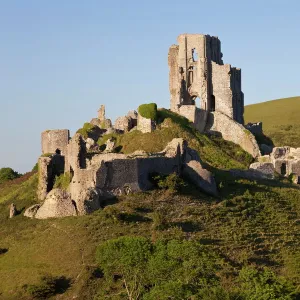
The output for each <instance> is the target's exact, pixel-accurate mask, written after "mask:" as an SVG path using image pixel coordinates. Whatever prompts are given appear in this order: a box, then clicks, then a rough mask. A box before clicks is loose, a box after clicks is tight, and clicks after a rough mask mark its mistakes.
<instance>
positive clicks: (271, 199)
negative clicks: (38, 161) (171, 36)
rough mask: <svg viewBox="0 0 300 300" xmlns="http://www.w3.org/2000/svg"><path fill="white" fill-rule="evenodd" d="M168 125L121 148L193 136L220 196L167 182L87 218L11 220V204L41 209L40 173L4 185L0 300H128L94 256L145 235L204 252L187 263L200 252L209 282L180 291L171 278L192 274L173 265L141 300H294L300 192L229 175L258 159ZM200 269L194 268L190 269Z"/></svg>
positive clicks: (299, 281) (299, 280) (124, 140)
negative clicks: (169, 299) (172, 298)
mask: <svg viewBox="0 0 300 300" xmlns="http://www.w3.org/2000/svg"><path fill="white" fill-rule="evenodd" d="M169 125H170V126H169V127H168V128H162V129H159V130H156V131H155V132H153V133H147V134H142V133H139V132H133V133H128V134H125V135H124V136H122V137H116V138H117V140H118V144H120V145H122V146H123V148H124V151H133V150H134V149H132V150H130V149H129V148H128V149H127V147H137V146H136V145H137V144H140V145H144V147H146V148H145V149H147V147H151V149H154V148H155V147H158V150H159V149H160V148H159V147H161V148H162V147H163V146H164V145H165V144H166V143H167V142H168V141H169V140H171V139H172V138H173V137H174V135H175V136H177V137H182V138H185V139H187V140H188V142H189V143H190V144H192V145H194V147H195V148H196V149H197V150H198V152H199V153H200V155H201V158H202V160H203V163H204V164H205V166H206V167H207V168H209V169H211V170H214V172H215V175H216V180H217V185H218V189H219V192H220V197H219V198H213V197H211V196H207V195H205V194H203V193H201V192H200V191H199V190H197V189H195V187H194V186H193V185H191V184H189V183H188V182H186V183H185V185H184V186H182V187H181V188H178V189H177V188H175V189H174V186H172V184H171V185H168V183H167V182H165V187H164V188H160V189H156V190H153V191H148V192H141V193H136V194H131V195H127V196H126V195H123V196H118V197H116V198H115V199H113V200H111V201H108V202H106V203H105V204H104V206H103V209H102V210H99V211H96V212H94V213H93V214H90V215H86V216H81V217H67V218H61V219H48V220H37V219H28V218H25V217H24V216H23V215H22V214H20V215H17V216H16V217H14V218H13V219H8V212H9V204H10V203H12V202H14V203H15V204H16V205H17V208H18V209H19V210H21V212H24V209H25V208H27V207H28V206H30V205H31V204H34V203H35V202H37V198H36V189H37V174H36V173H34V172H33V173H29V174H26V175H25V176H23V177H21V178H18V179H14V180H12V181H10V182H6V183H5V184H2V185H1V186H0V191H1V192H0V232H1V235H0V248H1V251H0V253H1V254H0V277H1V281H0V291H1V292H0V298H1V299H32V297H36V298H38V299H40V298H41V297H43V295H48V297H50V296H51V295H55V294H56V295H59V297H60V298H59V299H70V298H73V297H76V298H77V299H92V298H95V299H128V297H127V293H126V289H125V287H124V285H123V280H122V278H120V277H118V276H117V274H115V275H114V279H113V280H112V281H111V280H108V278H107V277H106V276H105V274H106V273H103V272H104V269H102V268H101V267H100V265H99V263H98V261H99V259H100V260H101V257H100V258H99V256H97V255H96V248H97V246H98V245H99V244H102V245H105V244H103V243H104V242H105V241H110V242H111V243H115V240H114V239H116V238H120V237H123V236H126V237H128V239H129V241H130V239H133V238H134V237H139V240H137V241H136V240H133V241H134V242H138V241H142V242H143V241H144V240H141V239H142V238H147V239H148V240H149V241H152V242H153V243H154V244H153V245H156V244H157V243H158V244H157V246H156V247H158V248H156V249H161V247H162V246H159V245H160V244H159V243H160V241H165V242H164V243H170V247H171V246H172V247H175V249H177V250H176V251H181V250H180V249H181V248H180V247H185V249H190V251H192V249H194V250H195V248H193V247H194V246H195V244H193V243H192V242H193V241H194V243H200V244H201V247H200V246H199V248H197V249H198V250H197V251H200V250H199V249H202V250H201V251H202V252H201V253H202V254H199V253H198V254H197V253H194V254H193V256H190V255H188V257H189V258H188V259H192V258H193V257H194V258H195V259H196V261H199V259H197V257H198V256H197V255H203V256H202V259H203V263H201V264H200V265H198V267H197V268H198V271H197V272H200V273H197V274H198V275H194V276H197V278H198V279H199V278H200V277H201V276H203V279H201V280H204V281H201V283H200V282H198V283H197V282H190V284H188V285H182V284H179V282H178V281H172V280H171V276H175V279H178V278H181V277H182V276H186V275H184V273H183V274H182V273H180V272H179V270H180V265H177V264H178V262H177V264H176V268H177V269H174V268H175V265H174V264H173V265H170V264H169V265H168V264H166V265H163V266H161V267H160V268H158V266H156V269H157V270H156V273H153V274H160V276H162V274H163V273H166V274H169V276H170V278H169V277H168V278H165V279H164V282H167V285H166V286H164V285H160V283H159V281H157V279H156V286H157V287H156V288H155V289H153V288H151V293H150V294H149V291H148V292H147V289H148V290H150V286H148V288H147V289H146V290H144V291H143V293H144V294H146V295H148V296H147V297H148V298H147V297H146V296H145V299H158V298H157V297H160V295H174V294H175V295H177V293H179V292H180V293H181V295H182V296H181V297H186V295H189V293H191V292H192V291H194V293H196V291H197V289H199V286H201V288H200V290H199V291H198V292H197V293H198V297H199V299H236V297H240V298H239V299H250V298H249V297H250V296H252V295H254V296H256V297H259V296H261V295H262V294H265V293H267V292H270V291H271V293H274V295H275V297H277V296H278V295H286V298H285V299H296V298H295V296H293V294H294V295H295V294H296V291H297V286H299V285H300V274H299V265H300V259H299V257H300V252H299V246H300V243H299V241H298V240H299V239H298V238H297V236H298V232H299V229H300V223H299V219H300V207H299V203H300V199H299V197H300V194H299V188H298V187H297V186H295V185H291V184H290V183H288V182H287V181H286V180H285V181H282V180H281V181H258V182H257V181H254V182H253V181H252V182H251V181H248V180H244V179H234V178H231V177H230V176H229V175H228V174H227V173H226V174H225V173H224V172H223V171H222V170H226V169H230V168H234V167H238V168H241V169H246V168H247V167H248V165H249V163H250V162H251V159H252V158H251V157H250V156H249V154H247V153H246V152H244V151H243V150H242V149H241V148H240V147H239V146H237V145H235V144H233V143H230V142H227V141H224V140H223V139H222V138H217V137H210V136H207V135H205V134H200V133H196V132H195V131H194V130H192V129H191V128H190V127H188V126H186V125H185V124H182V122H181V120H177V122H176V120H174V119H173V122H171V123H170V124H169ZM147 141H148V144H147ZM149 141H151V143H149ZM130 142H131V143H130ZM126 149H127V150H126ZM212 162H213V163H212ZM127 241H128V240H127ZM168 241H169V242H168ZM125 242H126V240H125ZM174 243H175V244H174ZM108 245H109V244H108ZM197 247H198V246H197ZM151 251H152V250H151ZM153 251H154V250H153ZM156 251H158V250H156ZM161 251H162V250H161ZM185 251H186V250H185ZM205 253H206V254H205ZM153 255H154V254H153ZM164 255H167V254H164ZM169 255H171V254H169ZM96 257H97V258H96ZM156 259H159V256H158V257H156ZM169 259H171V257H169ZM185 259H187V258H185ZM102 263H105V262H103V259H102ZM152 263H153V262H152ZM170 263H171V260H170ZM173 263H174V261H173ZM194 263H195V262H192V261H189V264H192V265H191V268H192V269H193V268H194V267H193V264H194ZM158 264H159V265H160V264H161V263H158ZM265 267H266V268H267V269H265V270H264V268H265ZM199 268H200V269H199ZM148 272H150V271H148ZM157 272H161V273H157ZM151 274H152V273H151ZM153 274H152V275H153ZM172 274H173V275H172ZM201 274H202V275H201ZM153 276H154V275H153ZM156 276H158V275H156ZM189 276H192V275H189ZM199 276H200V277H199ZM190 278H192V277H190ZM201 278H202V277H201ZM148 280H150V282H151V280H153V279H151V278H149V279H148ZM186 280H187V279H186ZM190 280H191V279H190ZM199 280H200V279H199ZM204 282H207V283H204ZM255 293H256V294H255ZM157 295H158V296H157ZM288 295H290V296H288ZM162 299H164V298H162ZM176 299H177V298H176ZM178 299H179V298H178ZM180 299H187V298H180ZM196 299H198V298H196ZM256 299H259V298H256ZM270 299H277V298H270Z"/></svg>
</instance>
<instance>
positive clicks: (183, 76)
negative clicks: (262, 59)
mask: <svg viewBox="0 0 300 300" xmlns="http://www.w3.org/2000/svg"><path fill="white" fill-rule="evenodd" d="M177 41H178V45H172V46H171V47H170V50H169V59H168V61H169V68H170V75H169V78H170V79H169V80H170V93H171V110H172V111H174V112H178V113H181V114H183V111H182V110H181V107H182V106H185V105H188V106H195V105H196V106H198V107H199V108H200V109H201V110H203V111H205V112H208V111H219V112H222V113H224V114H225V115H227V116H228V117H230V118H231V119H233V120H235V121H237V122H238V123H241V124H243V112H244V96H243V93H242V90H241V70H240V69H236V68H233V67H231V65H229V64H225V65H224V64H223V60H222V56H223V55H222V52H221V42H220V40H219V39H218V38H217V37H212V36H209V35H203V34H181V35H179V37H178V39H177ZM197 101H199V102H200V103H197ZM191 121H194V120H191ZM203 122H206V119H205V116H204V118H203Z"/></svg>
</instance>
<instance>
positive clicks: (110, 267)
mask: <svg viewBox="0 0 300 300" xmlns="http://www.w3.org/2000/svg"><path fill="white" fill-rule="evenodd" d="M96 258H97V261H98V263H99V264H100V267H101V268H102V269H103V271H104V276H105V277H106V279H107V280H112V278H113V277H114V276H116V275H119V276H121V278H122V280H123V283H124V288H125V290H126V292H127V295H128V297H129V299H138V298H139V297H140V296H144V298H143V299H187V298H188V297H190V296H192V295H196V294H198V293H199V294H201V295H204V294H205V295H209V294H213V293H215V294H216V288H217V287H219V286H220V285H219V282H218V277H217V276H216V275H215V273H216V270H217V268H216V257H215V256H214V255H212V254H210V253H208V251H207V250H206V248H205V247H204V246H202V245H201V244H200V243H198V242H195V241H178V240H169V241H167V240H160V241H158V242H156V243H155V244H152V243H151V242H150V241H149V240H147V239H146V238H143V237H128V236H127V237H120V238H118V239H114V240H109V241H106V242H105V243H103V244H101V245H99V246H98V248H97V252H96ZM204 291H205V293H204ZM199 299H200V298H199ZM201 299H202V298H201ZM206 299H208V298H206ZM215 299H217V298H215Z"/></svg>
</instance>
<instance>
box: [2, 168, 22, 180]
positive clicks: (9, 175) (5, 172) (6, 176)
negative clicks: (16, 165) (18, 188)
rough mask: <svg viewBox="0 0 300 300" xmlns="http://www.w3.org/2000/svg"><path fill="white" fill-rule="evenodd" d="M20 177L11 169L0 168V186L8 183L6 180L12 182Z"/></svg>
mask: <svg viewBox="0 0 300 300" xmlns="http://www.w3.org/2000/svg"><path fill="white" fill-rule="evenodd" d="M20 176H21V175H20V174H19V173H18V172H16V171H14V170H13V169H12V168H1V169H0V184H1V183H3V182H5V181H8V180H12V179H15V178H18V177H20Z"/></svg>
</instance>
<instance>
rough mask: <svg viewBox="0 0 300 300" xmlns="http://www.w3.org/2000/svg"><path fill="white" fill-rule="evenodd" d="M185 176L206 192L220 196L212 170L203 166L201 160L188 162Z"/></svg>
mask: <svg viewBox="0 0 300 300" xmlns="http://www.w3.org/2000/svg"><path fill="white" fill-rule="evenodd" d="M183 176H184V177H185V178H187V179H188V180H190V181H191V182H192V183H193V184H194V185H195V186H197V187H198V188H199V189H201V190H202V191H204V192H205V193H207V194H209V195H212V196H215V197H217V196H218V191H217V185H216V181H215V178H214V177H213V175H212V174H211V172H209V171H208V170H206V169H204V168H203V167H202V166H201V164H200V162H199V161H196V160H192V161H190V162H188V163H187V164H186V165H185V166H184V168H183Z"/></svg>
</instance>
